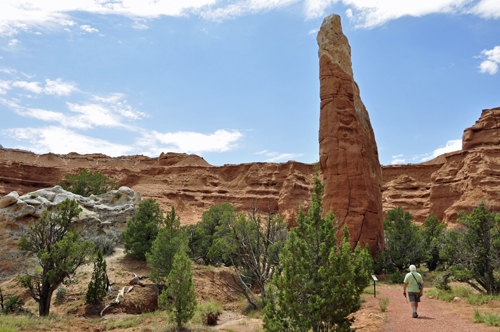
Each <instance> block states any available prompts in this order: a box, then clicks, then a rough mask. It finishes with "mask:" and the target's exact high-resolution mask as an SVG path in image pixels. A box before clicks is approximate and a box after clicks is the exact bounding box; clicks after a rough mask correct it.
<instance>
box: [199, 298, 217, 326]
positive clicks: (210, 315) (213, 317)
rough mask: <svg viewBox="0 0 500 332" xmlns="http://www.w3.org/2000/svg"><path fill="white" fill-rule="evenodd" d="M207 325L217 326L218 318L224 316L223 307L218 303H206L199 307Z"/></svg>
mask: <svg viewBox="0 0 500 332" xmlns="http://www.w3.org/2000/svg"><path fill="white" fill-rule="evenodd" d="M198 312H199V313H200V314H201V316H202V319H203V323H204V324H205V325H216V324H217V319H218V317H219V316H220V315H221V314H222V307H221V306H220V304H218V303H216V302H210V303H206V304H204V305H201V306H199V307H198Z"/></svg>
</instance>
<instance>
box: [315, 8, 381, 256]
mask: <svg viewBox="0 0 500 332" xmlns="http://www.w3.org/2000/svg"><path fill="white" fill-rule="evenodd" d="M317 40H318V45H319V52H318V54H319V58H320V84H321V85H320V86H321V90H320V96H321V115H320V129H319V144H320V148H319V153H320V166H321V171H322V174H323V178H324V180H325V196H324V201H323V204H324V209H325V211H328V210H332V211H333V213H334V214H335V215H336V217H337V218H338V219H339V226H340V227H341V229H342V228H343V227H344V225H345V224H347V227H348V229H349V233H350V235H351V244H352V245H355V244H356V243H357V242H358V241H359V242H360V243H361V245H362V246H364V245H365V244H369V246H370V249H371V251H372V252H373V253H375V252H377V251H378V250H380V249H382V248H383V246H384V244H383V241H384V240H383V239H384V236H383V224H382V196H381V186H382V171H381V167H380V163H379V160H378V151H377V144H376V142H375V136H374V134H373V129H372V127H371V123H370V118H369V116H368V112H367V111H366V108H365V106H364V105H363V102H362V101H361V97H360V95H359V88H358V85H357V84H356V82H355V81H354V78H353V73H352V67H351V48H350V46H349V43H348V41H347V38H346V36H345V35H344V34H343V33H342V27H341V24H340V16H338V15H335V14H334V15H330V16H328V17H327V18H325V20H324V21H323V24H322V26H321V29H320V31H319V33H318V38H317Z"/></svg>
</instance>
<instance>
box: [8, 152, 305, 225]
mask: <svg viewBox="0 0 500 332" xmlns="http://www.w3.org/2000/svg"><path fill="white" fill-rule="evenodd" d="M83 169H88V170H91V171H94V172H101V173H103V174H105V175H106V176H108V177H110V178H111V179H113V180H115V181H117V182H118V183H119V185H120V186H127V187H129V188H131V189H133V190H135V191H136V192H140V193H141V194H142V197H144V198H154V199H155V200H156V201H157V202H158V203H159V204H160V206H161V207H162V209H163V210H165V211H169V210H170V208H171V206H172V205H174V206H175V208H176V211H177V213H178V214H179V215H180V217H181V223H182V224H183V225H186V224H194V223H197V222H198V221H200V219H201V215H202V213H203V212H204V211H206V210H208V209H209V208H210V207H212V206H214V205H218V204H222V203H225V202H229V203H231V204H232V205H233V206H234V207H235V208H236V209H237V211H242V212H243V211H247V210H249V209H250V208H251V206H252V202H253V201H255V203H256V204H257V206H258V207H259V208H260V210H261V211H262V212H266V211H267V209H268V208H271V210H272V211H277V213H279V214H280V215H281V216H282V217H284V219H285V220H286V221H288V222H290V223H293V222H294V221H295V217H296V215H297V211H298V208H299V205H300V204H301V203H303V204H304V205H305V206H306V207H307V206H308V204H309V201H310V198H311V192H312V178H313V174H314V171H313V165H312V164H303V163H299V162H294V161H290V162H287V163H280V164H276V163H248V164H240V165H224V166H212V165H210V164H208V163H207V162H206V161H205V160H204V159H203V158H200V157H199V156H196V155H187V154H182V153H165V154H161V155H160V156H159V157H157V158H149V157H145V156H126V157H121V158H112V157H108V156H105V155H102V154H92V155H79V154H76V153H70V154H68V155H56V154H45V155H37V154H34V153H31V152H27V151H22V150H13V149H0V197H1V196H3V195H7V194H8V193H10V192H12V191H17V192H18V193H29V192H33V191H35V190H38V189H41V188H47V187H52V186H54V185H55V183H56V181H61V180H63V178H64V175H65V174H67V173H71V174H75V173H78V172H80V171H82V170H83Z"/></svg>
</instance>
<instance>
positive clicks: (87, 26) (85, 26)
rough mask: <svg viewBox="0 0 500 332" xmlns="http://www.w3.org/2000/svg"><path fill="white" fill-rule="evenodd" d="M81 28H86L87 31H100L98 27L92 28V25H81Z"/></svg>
mask: <svg viewBox="0 0 500 332" xmlns="http://www.w3.org/2000/svg"><path fill="white" fill-rule="evenodd" d="M80 29H82V30H85V31H87V32H90V33H92V32H99V30H97V29H96V28H92V27H91V26H90V25H80Z"/></svg>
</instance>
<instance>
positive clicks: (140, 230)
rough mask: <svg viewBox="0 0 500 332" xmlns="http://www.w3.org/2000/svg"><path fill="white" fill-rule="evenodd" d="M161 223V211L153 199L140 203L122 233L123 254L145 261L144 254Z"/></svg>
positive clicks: (147, 250) (148, 249)
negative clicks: (123, 242)
mask: <svg viewBox="0 0 500 332" xmlns="http://www.w3.org/2000/svg"><path fill="white" fill-rule="evenodd" d="M163 221H164V219H163V211H162V209H161V208H160V205H159V204H158V203H156V201H155V200H154V199H152V198H148V199H146V200H144V201H142V202H141V203H140V204H139V209H138V210H137V212H136V213H135V214H134V215H133V216H132V218H130V220H129V221H128V222H127V229H126V230H125V231H124V232H123V233H122V237H123V240H124V241H125V252H126V253H128V254H131V255H134V256H136V257H137V258H141V259H146V253H147V252H149V251H150V250H151V246H152V244H153V241H154V240H155V239H156V236H157V235H158V229H159V226H161V225H163Z"/></svg>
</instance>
